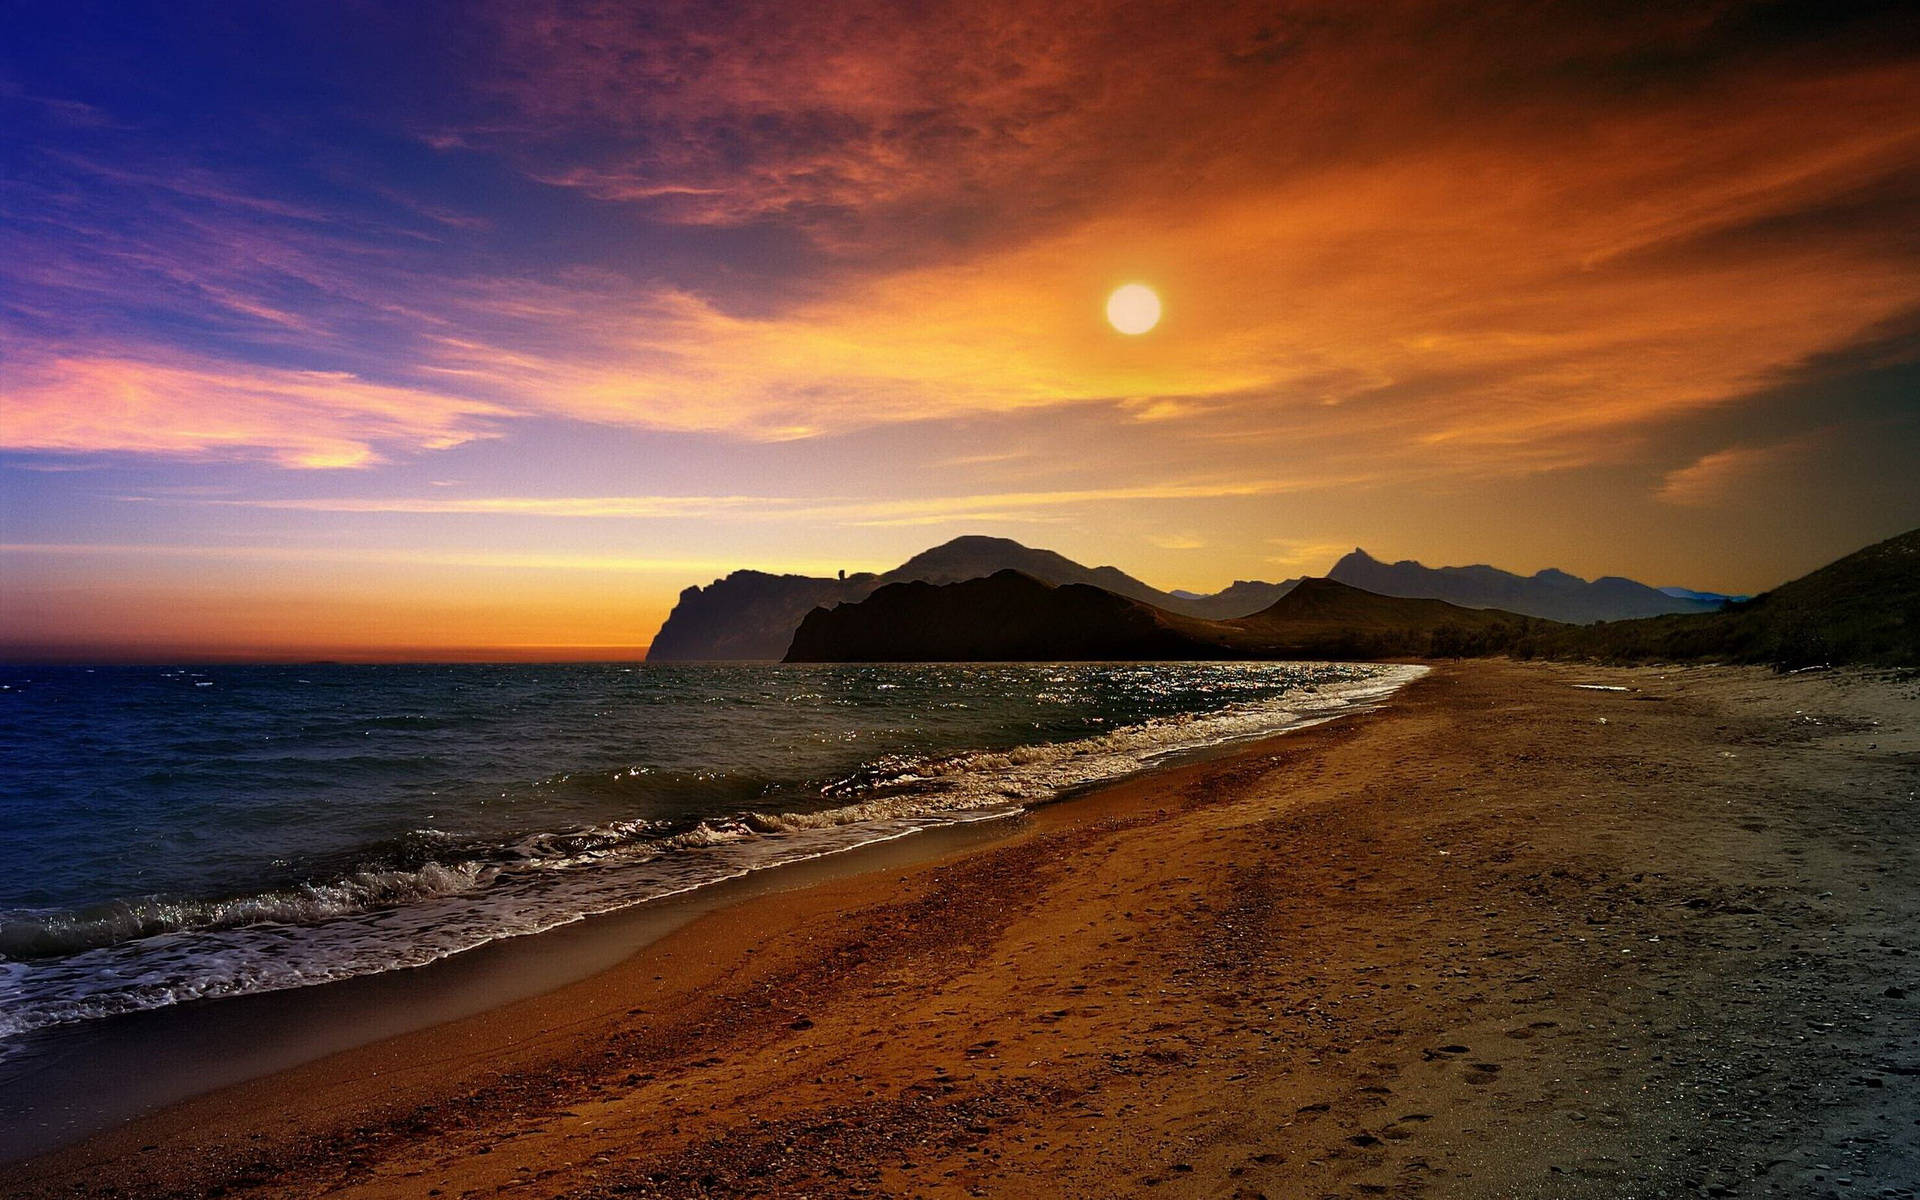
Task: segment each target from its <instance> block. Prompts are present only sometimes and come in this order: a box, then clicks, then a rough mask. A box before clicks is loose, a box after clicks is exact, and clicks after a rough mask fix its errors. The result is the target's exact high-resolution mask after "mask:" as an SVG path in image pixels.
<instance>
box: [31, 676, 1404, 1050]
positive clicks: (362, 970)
mask: <svg viewBox="0 0 1920 1200" xmlns="http://www.w3.org/2000/svg"><path fill="white" fill-rule="evenodd" d="M1277 669H1298V667H1297V666H1289V667H1284V668H1277ZM1422 670H1423V668H1418V667H1321V668H1316V673H1315V674H1314V675H1313V676H1312V677H1311V679H1310V680H1309V681H1307V682H1303V683H1302V684H1301V685H1300V686H1297V687H1293V688H1290V689H1288V690H1286V691H1284V692H1282V693H1281V694H1280V695H1278V696H1275V697H1272V698H1268V699H1262V700H1259V701H1255V702H1250V703H1241V704H1230V705H1228V706H1227V707H1224V708H1221V709H1217V710H1215V711H1212V712H1202V713H1192V714H1189V713H1176V714H1170V715H1164V716H1158V717H1153V718H1150V719H1146V720H1142V721H1138V722H1135V723H1132V724H1125V725H1120V726H1118V727H1115V728H1110V729H1108V730H1106V731H1104V732H1101V733H1098V734H1094V735H1092V736H1087V737H1081V738H1077V739H1071V740H1064V741H1053V742H1036V743H1033V744H1025V745H1016V746H1012V747H1009V748H1004V749H995V750H971V751H961V752H955V753H948V754H929V755H910V754H891V755H880V756H877V757H875V758H873V759H872V760H871V761H869V762H866V763H864V764H862V765H861V766H860V767H859V768H858V769H857V770H855V771H853V772H850V773H847V774H845V775H843V776H841V777H839V778H836V779H834V780H832V781H830V782H828V783H826V784H825V785H823V786H820V787H818V788H817V789H816V791H815V793H814V795H813V796H812V801H813V803H812V805H810V806H801V807H796V808H794V809H793V810H791V811H758V810H755V809H753V808H742V809H739V810H737V811H734V812H731V813H727V814H724V815H711V816H707V817H705V818H704V819H699V820H691V821H687V820H682V821H681V822H679V823H677V824H676V823H674V822H672V821H668V820H660V819H632V820H620V821H610V822H603V823H598V824H588V825H578V826H572V827H567V828H560V829H553V830H545V831H536V832H531V833H524V834H520V835H517V836H514V837H511V838H507V839H495V840H488V839H485V838H477V837H462V836H460V835H457V834H454V833H450V832H448V831H445V830H441V829H436V828H422V829H416V830H413V831H412V832H410V833H408V834H406V835H405V836H404V837H402V838H399V839H395V840H393V841H390V842H388V843H385V844H381V845H377V846H373V847H371V848H368V849H366V850H364V851H363V852H361V853H360V854H359V855H357V856H356V857H355V858H354V860H353V861H349V862H345V863H339V864H327V863H309V864H306V866H305V870H304V877H303V878H299V879H295V880H290V881H283V882H281V883H279V884H276V885H274V886H271V887H266V888H261V889H258V890H255V891H251V892H247V893H245V894H237V895H231V896H224V897H211V898H210V897H194V896H170V895H147V896H136V897H128V898H122V899H115V900H111V901H108V902H104V903H99V904H93V905H86V906H80V907H74V908H43V909H13V910H10V911H0V1038H7V1037H11V1036H15V1035H19V1034H22V1033H25V1032H28V1031H32V1030H36V1029H42V1028H46V1027H49V1026H55V1025H60V1024H65V1023H70V1022H75V1021H81V1020H88V1019H92V1018H96V1017H103V1016H109V1015H113V1014H116V1013H126V1012H133V1011H137V1010H141V1009H150V1008H157V1007H162V1006H165V1005H169V1004H176V1003H180V1002H183V1001H188V1000H200V999H208V998H214V997H221V996H231V995H239V994H244V993H250V992H262V991H272V990H276V989H282V988H292V987H302V986H307V985H310V984H317V983H323V982H328V981H332V980H338V979H344V978H348V977H351V976H356V975H364V974H370V973H375V972H381V971H391V970H396V969H402V968H406V967H413V966H420V965H424V964H426V963H429V962H432V961H434V960H437V959H440V958H444V957H447V956H448V955H452V954H457V953H460V952H461V951H464V950H468V949H472V948H474V947H477V946H480V945H482V944H485V943H487V942H490V941H494V940H497V939H500V938H506V937H516V936H520V935H524V934H530V933H537V932H540V931H542V930H546V929H551V928H554V927H556V926H559V925H563V924H567V923H569V922H573V921H577V920H580V919H582V918H585V917H589V916H592V915H595V914H599V913H605V912H609V911H613V910H615V909H620V908H625V907H628V906H631V905H634V904H639V903H643V902H646V901H648V900H655V899H660V898H663V897H666V896H670V895H675V894H678V893H682V892H686V891H689V890H692V889H695V888H700V887H705V886H709V885H712V884H715V883H719V882H721V881H723V880H727V879H733V878H737V877H739V876H742V875H745V874H748V873H750V872H753V871H758V870H765V869H767V868H770V867H775V866H780V865H783V864H788V863H793V862H798V861H802V860H806V859H811V858H817V857H820V856H822V855H827V854H834V853H838V852H842V851H846V850H850V849H853V848H856V847H859V846H865V845H870V844H873V843H875V842H880V841H886V840H890V839H893V838H898V837H903V836H906V835H908V834H911V833H914V832H917V831H920V830H924V829H928V828H933V827H937V826H942V825H951V824H955V823H959V822H966V821H978V820H990V819H995V818H1000V817H1006V816H1009V815H1012V814H1015V813H1018V812H1020V811H1022V810H1023V809H1025V808H1027V807H1029V806H1031V805H1033V804H1036V803H1040V802H1044V801H1046V800H1049V799H1052V798H1055V797H1057V796H1059V795H1061V794H1062V793H1064V792H1067V791H1070V790H1072V789H1075V788H1078V787H1083V786H1085V785H1088V784H1093V783H1098V782H1101V781H1105V780H1110V779H1115V778H1119V777H1121V776H1124V775H1128V774H1131V773H1133V772H1136V771H1139V770H1141V769H1143V768H1145V767H1148V766H1151V765H1153V764H1155V763H1156V762H1160V761H1163V760H1165V759H1167V758H1169V757H1171V756H1180V755H1186V754H1191V753H1194V752H1197V751H1201V750H1205V749H1208V748H1211V747H1217V746H1220V745H1223V744H1228V743H1232V742H1236V741H1242V740H1246V739H1250V738H1256V737H1261V736H1266V735H1269V734H1272V733H1275V732H1279V731H1283V730H1287V729H1292V728H1298V727H1300V726H1303V725H1308V724H1314V723H1317V722H1320V721H1324V720H1329V719H1332V718H1333V717H1336V716H1339V715H1341V714H1343V713H1347V712H1352V711H1355V710H1356V709H1357V708H1360V707H1364V706H1366V705H1369V704H1371V703H1374V702H1377V701H1379V700H1381V699H1382V698H1384V697H1385V696H1387V695H1389V694H1390V693H1392V692H1393V691H1394V690H1395V689H1397V688H1399V687H1400V686H1401V685H1403V684H1405V683H1406V682H1408V681H1409V680H1411V679H1413V678H1415V677H1416V676H1417V675H1418V674H1420V673H1421V671H1422ZM883 686H890V685H883ZM820 699H821V697H819V696H817V695H812V694H801V695H800V696H797V697H788V698H787V702H788V703H794V702H796V701H808V700H814V701H818V700H820ZM942 707H945V708H952V707H956V706H955V705H954V704H953V703H952V702H946V703H944V704H943V705H942ZM958 707H964V706H958ZM3 1051H4V1043H0V1052H3Z"/></svg>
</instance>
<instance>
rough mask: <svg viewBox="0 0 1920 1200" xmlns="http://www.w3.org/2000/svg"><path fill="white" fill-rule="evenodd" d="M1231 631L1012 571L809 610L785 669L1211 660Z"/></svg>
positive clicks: (904, 586) (905, 586)
mask: <svg viewBox="0 0 1920 1200" xmlns="http://www.w3.org/2000/svg"><path fill="white" fill-rule="evenodd" d="M1231 632H1232V631H1230V630H1226V629H1222V628H1216V627H1215V623H1214V622H1209V621H1202V620H1198V619H1196V618H1193V617H1184V616H1181V615H1180V614H1178V613H1171V612H1168V611H1166V610H1165V609H1162V608H1157V607H1155V606H1154V605H1151V604H1148V603H1146V602H1145V601H1142V600H1136V599H1133V598H1132V597H1130V596H1122V595H1119V594H1118V593H1115V592H1110V591H1107V590H1106V589H1104V588H1099V587H1095V586H1093V585H1091V584H1085V583H1066V584H1053V583H1048V582H1046V581H1045V580H1041V579H1036V578H1035V577H1033V576H1032V575H1028V574H1025V573H1024V572H1021V571H1014V570H1006V571H996V572H995V573H993V574H992V575H989V576H986V577H985V578H981V579H966V580H962V581H960V582H956V583H925V582H921V581H917V580H916V581H912V582H907V583H893V584H888V585H886V586H884V587H881V588H879V589H877V590H875V592H874V593H873V594H872V595H871V596H869V597H867V598H866V599H865V600H862V601H859V602H857V603H854V604H842V605H840V606H839V607H838V608H816V609H814V610H813V611H812V612H810V613H808V614H807V615H806V618H805V619H804V620H802V621H801V622H800V628H799V629H798V630H796V631H795V632H794V635H793V645H792V647H791V648H790V649H789V650H788V651H787V656H786V661H788V662H1032V661H1043V662H1051V661H1058V660H1075V659H1187V658H1218V657H1222V655H1223V653H1225V651H1224V650H1223V647H1222V643H1223V642H1224V641H1226V640H1227V638H1228V637H1229V636H1230V634H1231Z"/></svg>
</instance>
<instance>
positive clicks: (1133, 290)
mask: <svg viewBox="0 0 1920 1200" xmlns="http://www.w3.org/2000/svg"><path fill="white" fill-rule="evenodd" d="M1107 320H1108V321H1109V322H1111V323H1112V325H1113V327H1114V328H1115V329H1118V330H1119V331H1120V332H1121V333H1124V334H1127V335H1128V336H1130V337H1133V336H1138V335H1140V334H1143V333H1145V332H1147V331H1148V330H1149V329H1152V328H1153V327H1154V326H1155V325H1158V324H1159V323H1160V297H1159V296H1157V295H1155V294H1154V291H1153V289H1152V288H1150V287H1148V286H1147V285H1146V284H1144V283H1129V284H1126V285H1125V286H1123V287H1117V288H1115V289H1114V290H1113V295H1111V296H1108V297H1107Z"/></svg>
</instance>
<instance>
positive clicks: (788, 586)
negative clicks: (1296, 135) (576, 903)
mask: <svg viewBox="0 0 1920 1200" xmlns="http://www.w3.org/2000/svg"><path fill="white" fill-rule="evenodd" d="M1007 570H1012V571H1018V572H1021V573H1022V574H1025V575H1028V576H1030V577H1032V578H1034V579H1036V580H1039V581H1040V582H1042V583H1047V584H1053V585H1055V586H1060V585H1064V584H1086V585H1089V586H1092V587H1097V588H1100V589H1102V590H1104V591H1108V592H1111V593H1113V594H1114V595H1116V596H1124V597H1126V598H1128V599H1132V600H1139V601H1142V602H1144V603H1146V604H1149V605H1151V606H1153V607H1154V608H1156V609H1159V610H1161V611H1163V612H1167V613H1172V614H1175V615H1177V616H1185V617H1195V618H1199V619H1202V620H1209V621H1227V620H1233V619H1235V618H1239V617H1245V616H1249V615H1251V614H1254V613H1258V612H1261V611H1262V610H1264V609H1267V608H1269V607H1271V606H1272V605H1273V604H1274V602H1275V601H1277V600H1279V599H1281V598H1282V597H1284V596H1286V595H1287V594H1288V593H1289V592H1290V591H1292V590H1293V588H1294V587H1295V586H1296V585H1298V583H1299V582H1300V581H1299V580H1298V579H1286V580H1281V581H1279V582H1277V583H1268V582H1265V581H1262V580H1240V581H1237V582H1235V583H1234V584H1233V585H1232V586H1231V587H1228V588H1225V589H1223V590H1221V591H1219V592H1213V593H1207V594H1201V593H1195V592H1187V591H1173V592H1163V591H1161V590H1159V589H1158V588H1155V587H1152V586H1150V585H1148V584H1145V583H1142V582H1141V581H1140V580H1138V579H1135V578H1134V577H1133V576H1131V575H1128V574H1127V573H1126V572H1124V571H1121V570H1119V569H1118V568H1116V567H1087V566H1082V565H1081V564H1080V563H1077V562H1074V561H1073V560H1072V559H1070V558H1067V557H1065V556H1063V555H1060V554H1056V553H1054V552H1053V551H1051V550H1038V549H1034V548H1033V547H1030V546H1023V545H1021V544H1020V543H1019V542H1016V541H1013V540H1011V539H1009V538H997V537H978V536H970V537H960V538H955V539H954V540H952V541H950V542H947V543H945V544H943V545H939V546H935V547H933V548H932V549H930V550H925V551H922V552H921V553H919V554H916V555H914V556H913V557H912V558H910V559H908V560H907V561H906V562H904V563H901V564H900V565H899V566H897V567H895V568H894V569H893V570H891V571H887V572H885V573H884V574H878V575H876V574H873V573H871V572H862V573H860V574H856V575H848V576H846V577H845V578H841V579H827V578H819V577H815V576H808V575H770V574H767V573H766V572H763V571H750V570H749V571H735V572H734V573H733V574H731V575H728V576H727V577H726V578H724V579H717V580H715V581H714V582H713V583H711V584H708V585H707V586H706V587H690V588H688V589H686V590H685V591H683V592H681V593H680V600H679V603H677V604H676V605H675V606H674V609H673V612H672V613H670V614H669V615H668V617H667V620H666V623H665V624H664V625H662V626H661V627H660V632H659V633H658V634H657V635H656V636H655V637H654V639H653V647H652V649H651V650H649V651H648V654H647V657H648V659H649V660H650V661H653V662H697V661H706V660H722V659H777V658H780V657H781V656H782V655H784V654H785V653H786V651H787V648H788V646H789V645H790V644H791V643H792V641H793V635H794V631H795V630H796V629H797V628H798V627H799V625H800V621H801V618H803V617H805V616H806V615H807V613H808V612H809V611H811V610H812V609H814V608H816V607H820V606H823V605H827V606H830V605H834V604H847V603H852V602H855V601H859V600H864V599H865V598H866V597H868V596H869V595H871V594H873V592H874V591H875V590H877V589H879V588H882V587H886V586H888V585H890V584H895V583H909V582H916V581H917V582H923V583H933V584H945V583H959V582H964V581H966V580H970V579H982V578H985V577H987V576H990V575H993V574H995V573H996V572H999V571H1007ZM1328 577H1329V578H1331V579H1334V580H1336V581H1338V582H1342V583H1348V584H1352V585H1353V586H1355V587H1359V588H1362V589H1364V590H1366V591H1370V592H1375V593H1377V594H1380V595H1388V596H1401V597H1407V598H1414V599H1437V600H1445V601H1448V602H1449V603H1452V604H1456V605H1460V606H1463V607H1467V608H1497V609H1505V610H1509V611H1512V612H1515V613H1519V614H1522V615H1526V616H1535V617H1545V618H1548V619H1551V620H1559V621H1572V622H1585V621H1601V620H1606V621H1615V620H1621V619H1623V618H1628V617H1639V616H1650V615H1654V614H1660V613H1678V612H1704V611H1710V610H1711V609H1713V608H1717V607H1718V606H1719V604H1720V603H1721V602H1722V599H1723V598H1722V597H1719V596H1716V595H1715V594H1713V593H1707V592H1688V591H1686V590H1685V589H1671V590H1669V591H1661V590H1659V589H1655V588H1651V587H1647V586H1646V585H1644V584H1639V583H1635V582H1634V581H1633V580H1630V579H1619V578H1614V577H1608V578H1605V579H1598V580H1594V581H1593V582H1591V583H1589V582H1587V581H1586V580H1583V579H1580V578H1579V577H1578V576H1574V575H1569V574H1567V573H1565V572H1564V571H1542V572H1540V573H1539V574H1537V575H1533V576H1520V575H1514V574H1512V573H1510V572H1507V571H1500V570H1496V569H1495V568H1493V567H1438V568H1432V567H1424V566H1421V565H1420V564H1419V563H1416V562H1411V561H1407V562H1398V563H1393V564H1387V563H1382V562H1379V561H1378V560H1376V559H1374V558H1372V557H1371V556H1369V555H1368V554H1367V553H1366V552H1365V551H1362V550H1355V551H1354V552H1353V553H1352V554H1349V555H1347V556H1346V557H1345V558H1342V559H1341V560H1340V561H1339V562H1338V563H1336V564H1335V565H1334V569H1333V571H1332V572H1331V573H1330V574H1329V576H1328Z"/></svg>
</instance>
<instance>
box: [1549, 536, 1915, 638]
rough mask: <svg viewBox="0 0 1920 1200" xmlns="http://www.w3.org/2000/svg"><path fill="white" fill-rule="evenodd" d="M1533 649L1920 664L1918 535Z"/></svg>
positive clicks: (1571, 632) (1565, 633)
mask: <svg viewBox="0 0 1920 1200" xmlns="http://www.w3.org/2000/svg"><path fill="white" fill-rule="evenodd" d="M1529 649H1530V650H1531V651H1532V652H1534V653H1538V654H1543V655H1550V656H1553V657H1556V658H1570V657H1571V658H1597V659H1604V660H1608V661H1615V662H1685V661H1689V660H1700V659H1715V660H1721V661H1725V662H1756V663H1771V664H1773V665H1775V666H1780V667H1807V666H1816V665H1820V664H1828V663H1831V664H1840V663H1870V664H1875V665H1879V666H1888V667H1920V529H1915V530H1910V531H1908V532H1906V533H1903V534H1901V535H1900V536H1898V537H1892V538H1888V539H1887V540H1886V541H1884V542H1876V543H1875V544H1873V545H1871V546H1868V547H1866V548H1865V549H1864V550H1856V551H1855V552H1853V553H1852V554H1849V555H1847V556H1846V557H1845V558H1842V559H1840V560H1839V561H1838V562H1834V563H1829V564H1828V565H1827V566H1824V567H1821V568H1820V569H1819V570H1818V571H1815V572H1813V573H1812V574H1810V575H1803V576H1801V577H1800V578H1799V579H1796V580H1794V581H1792V582H1791V583H1783V584H1781V585H1780V586H1779V587H1777V588H1774V589H1773V590H1772V591H1770V592H1765V593H1762V594H1761V595H1758V596H1755V597H1753V598H1752V599H1751V600H1738V601H1735V602H1733V603H1731V604H1728V605H1727V606H1726V607H1725V608H1723V609H1721V610H1720V611H1718V612H1712V613H1704V614H1700V615H1697V616H1664V617H1651V618H1648V619H1646V620H1640V621H1620V622H1615V623H1613V624H1608V625H1594V626H1588V627H1586V628H1580V629H1561V630H1555V631H1553V632H1551V633H1549V634H1548V635H1546V636H1543V637H1541V638H1539V639H1538V640H1537V642H1536V644H1533V645H1531V646H1530V647H1529Z"/></svg>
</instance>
